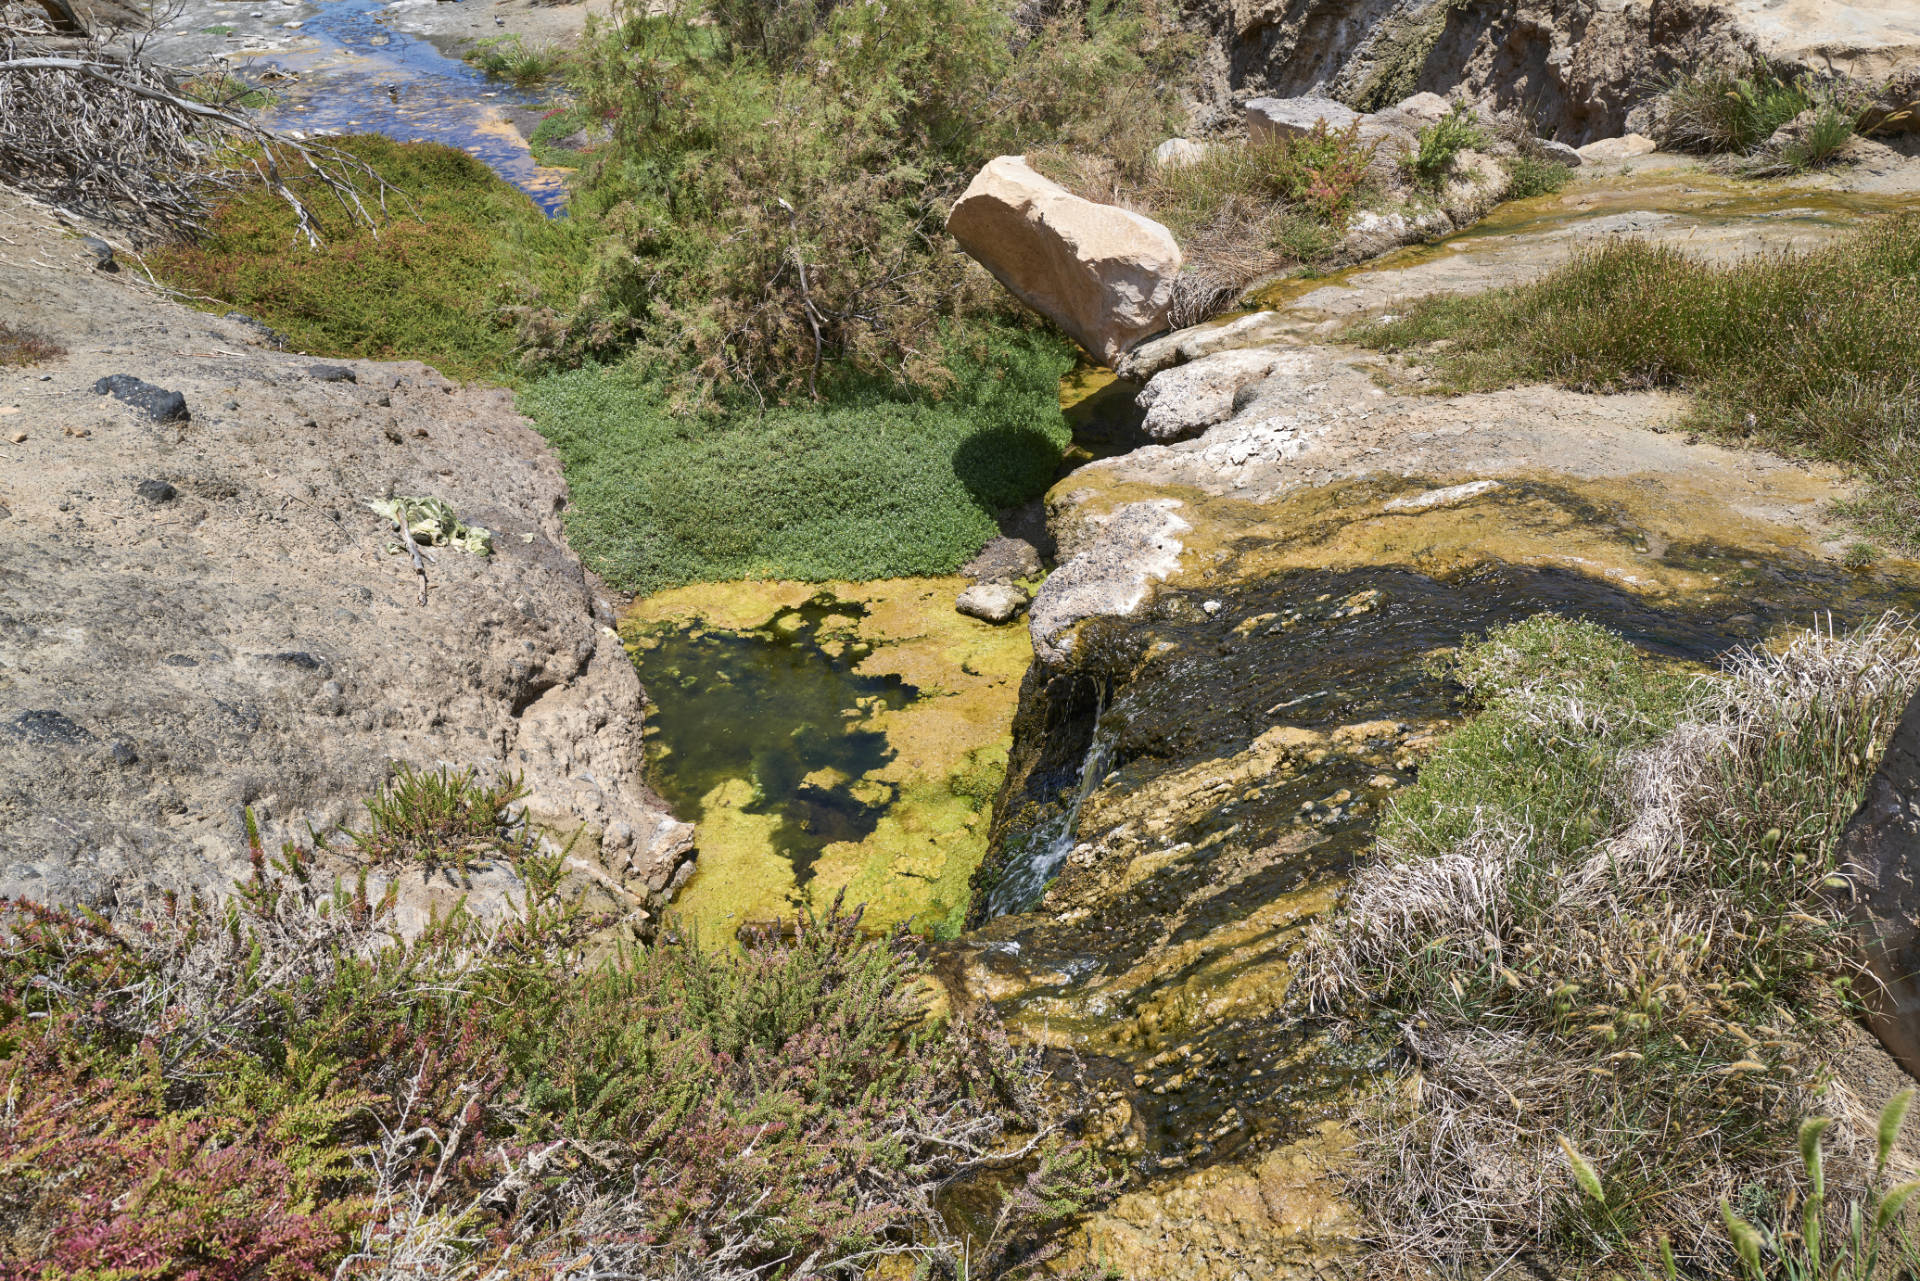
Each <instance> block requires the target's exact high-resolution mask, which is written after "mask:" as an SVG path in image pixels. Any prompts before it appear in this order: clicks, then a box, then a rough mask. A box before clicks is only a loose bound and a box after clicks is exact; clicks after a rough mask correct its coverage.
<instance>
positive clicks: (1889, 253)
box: [1352, 215, 1920, 547]
mask: <svg viewBox="0 0 1920 1281" xmlns="http://www.w3.org/2000/svg"><path fill="white" fill-rule="evenodd" d="M1916 279H1920V217H1915V216H1912V215H1898V216H1893V217H1887V218H1882V219H1878V220H1876V221H1874V222H1872V223H1869V224H1868V225H1866V226H1865V227H1862V228H1861V229H1860V230H1858V231H1857V232H1854V233H1852V234H1850V235H1848V236H1847V237H1845V238H1844V239H1843V240H1841V241H1839V242H1837V243H1835V244H1833V245H1831V246H1829V247H1826V248H1821V249H1815V250H1811V251H1808V252H1804V253H1787V254H1774V255H1768V256H1764V257H1755V258H1750V259H1746V260H1744V261H1741V262H1738V263H1735V264H1733V265H1731V266H1726V267H1718V266H1711V265H1709V264H1707V263H1704V262H1702V261H1700V260H1698V259H1696V258H1693V257H1690V256H1688V255H1687V254H1685V253H1684V252H1682V251H1680V250H1677V249H1673V248H1668V247H1663V246H1656V245H1650V244H1647V243H1645V242H1642V241H1635V240H1620V241H1615V242H1611V243H1608V244H1606V245H1603V246H1601V247H1599V248H1597V249H1591V250H1586V251H1583V252H1582V253H1580V254H1578V255H1577V256H1576V257H1575V258H1574V259H1573V260H1572V261H1571V262H1569V263H1567V264H1566V265H1565V266H1563V267H1560V268H1559V269H1557V270H1555V271H1553V272H1550V273H1548V274H1547V275H1546V276H1545V277H1543V278H1542V279H1540V280H1539V281H1537V282H1535V283H1533V284H1530V285H1524V286H1521V287H1519V288H1515V289H1506V290H1498V291H1494V292H1491V293H1487V294H1481V295H1476V296H1472V297H1434V298H1427V299H1422V300H1420V301H1418V302H1416V303H1414V304H1413V305H1412V306H1410V307H1409V308H1408V309H1407V310H1406V311H1405V313H1404V314H1403V315H1402V316H1400V317H1399V318H1397V319H1393V320H1391V321H1388V322H1385V323H1380V322H1372V323H1367V324H1363V325H1361V326H1359V327H1357V328H1356V329H1355V330H1354V331H1353V333H1352V336H1353V338H1354V339H1355V340H1356V341H1358V342H1361V343H1363V344H1366V345H1369V346H1374V347H1379V348H1383V349H1386V350H1414V349H1421V348H1425V347H1426V346H1427V345H1428V344H1432V343H1435V342H1437V341H1438V340H1440V339H1447V340H1449V342H1448V345H1447V346H1446V347H1445V348H1444V349H1441V350H1435V351H1431V352H1427V353H1423V355H1422V360H1423V361H1424V362H1425V363H1428V364H1429V365H1430V366H1432V367H1433V368H1434V369H1436V370H1437V371H1438V373H1439V374H1440V375H1441V377H1442V379H1443V380H1444V383H1445V385H1446V386H1448V387H1450V388H1460V389H1474V390H1480V389H1487V388H1492V387H1499V386H1507V385H1510V384H1513V383H1516V382H1524V381H1528V380H1541V381H1551V382H1557V383H1561V384H1563V385H1566V386H1570V387H1576V388H1580V389H1582V390H1588V391H1621V390H1628V389H1634V388H1646V387H1676V386H1677V387H1683V388H1686V389H1688V390H1690V391H1692V392H1694V393H1695V396H1696V400H1695V405H1694V408H1693V409H1692V411H1691V420H1690V421H1691V425H1692V426H1694V427H1696V428H1698V429H1701V430H1707V431H1714V432H1718V433H1721V434H1723V435H1727V436H1731V437H1735V438H1741V439H1752V440H1755V441H1758V442H1763V443H1766V444H1770V445H1773V446H1775V447H1778V448H1782V449H1786V450H1790V451H1796V452H1801V453H1807V454H1812V455H1814V456H1816V457H1820V458H1825V459H1828V460H1831V461H1834V462H1838V463H1843V464H1847V465H1850V466H1853V467H1856V468H1858V469H1859V470H1860V471H1861V473H1862V474H1864V475H1865V476H1866V477H1867V478H1868V479H1869V480H1870V481H1871V482H1873V492H1872V496H1871V497H1870V498H1869V499H1868V500H1866V501H1865V502H1864V503H1862V504H1861V505H1860V506H1859V507H1858V508H1857V509H1856V514H1857V515H1858V516H1859V517H1860V519H1861V520H1862V521H1863V522H1865V524H1866V525H1867V527H1868V528H1869V529H1870V530H1872V531H1874V532H1875V533H1876V534H1878V535H1880V536H1882V537H1884V538H1886V539H1887V540H1888V541H1892V542H1896V543H1898V544H1900V545H1902V546H1909V547H1910V546H1913V545H1914V543H1915V540H1916V537H1917V536H1920V455H1917V454H1916V449H1915V445H1914V442H1915V441H1920V377H1916V376H1915V374H1914V373H1913V371H1914V370H1915V369H1916V368H1920V296H1916V294H1915V290H1914V281H1915V280H1916Z"/></svg>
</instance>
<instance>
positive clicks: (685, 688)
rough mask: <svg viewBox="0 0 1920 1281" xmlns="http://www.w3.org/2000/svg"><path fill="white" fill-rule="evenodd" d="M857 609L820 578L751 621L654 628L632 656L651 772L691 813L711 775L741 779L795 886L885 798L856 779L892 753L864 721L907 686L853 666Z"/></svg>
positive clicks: (710, 785) (905, 696) (716, 781)
mask: <svg viewBox="0 0 1920 1281" xmlns="http://www.w3.org/2000/svg"><path fill="white" fill-rule="evenodd" d="M865 613H866V609H865V607H864V606H862V605H860V604H858V603H856V602H848V601H840V600H836V599H835V598H834V597H833V596H832V595H831V594H830V593H827V592H821V593H820V594H818V595H816V596H815V597H814V598H813V599H812V600H809V601H807V602H806V603H804V604H802V605H798V606H794V607H791V608H788V609H783V610H781V611H780V612H779V613H777V614H775V615H774V616H773V617H772V618H771V619H769V620H768V622H767V623H766V624H765V625H764V626H762V627H758V628H755V629H753V630H751V631H745V632H733V631H722V630H717V629H711V628H708V627H705V626H702V625H700V624H697V623H686V624H681V625H678V626H669V627H665V628H662V629H660V630H659V631H658V632H656V633H655V634H654V636H653V638H652V640H653V646H652V648H648V649H644V650H642V653H641V657H640V675H641V679H642V681H643V682H644V684H645V686H646V690H647V696H648V698H649V699H650V700H651V701H652V703H653V704H654V708H653V712H652V714H651V715H650V716H649V717H648V721H647V733H648V738H649V756H650V758H651V759H650V760H649V762H648V763H649V767H650V768H649V770H648V777H649V778H650V779H651V780H652V782H653V784H654V786H655V787H657V788H658V789H659V791H660V794H661V796H662V797H664V798H665V799H666V801H667V803H668V804H669V805H671V806H672V807H673V812H674V813H676V814H679V815H682V816H683V817H686V818H690V819H694V820H695V821H696V822H698V821H700V820H702V819H704V818H706V817H707V813H706V810H707V798H708V797H709V796H711V795H714V794H715V791H716V789H719V788H721V787H723V786H724V785H725V784H726V783H727V782H728V781H729V780H731V779H745V780H748V781H749V782H750V783H751V785H752V788H753V798H752V800H751V801H749V802H748V803H747V804H746V805H744V806H741V807H740V808H741V809H743V810H744V811H745V812H746V813H750V814H764V815H769V816H772V817H773V818H774V819H775V820H776V824H775V826H774V828H773V830H772V833H771V836H772V844H773V847H774V850H775V851H776V852H777V853H778V854H779V855H780V856H781V857H782V858H785V859H786V860H788V861H789V862H790V863H791V864H792V866H793V879H794V884H795V887H796V889H797V890H798V891H799V892H800V893H802V894H803V895H804V893H805V890H806V886H807V882H808V881H809V880H810V879H811V878H812V875H813V868H814V863H815V862H816V861H817V860H818V858H819V857H820V854H821V852H822V851H823V850H825V849H826V848H827V847H828V846H829V845H832V844H835V843H836V842H841V841H860V840H863V839H864V838H866V837H867V836H868V835H870V834H871V833H872V832H873V830H874V828H875V825H876V824H877V823H878V822H879V820H880V817H881V816H882V815H883V814H884V813H885V812H886V809H887V803H888V802H889V801H891V799H892V797H891V795H890V794H889V795H879V794H873V793H872V792H871V791H870V790H869V789H866V788H862V787H861V786H860V785H861V783H862V781H863V780H865V779H866V778H867V776H868V775H871V774H873V773H874V772H875V771H877V770H879V769H880V768H881V767H882V766H883V765H884V764H886V762H887V760H888V759H889V758H890V757H891V755H892V749H890V748H889V747H888V745H887V736H886V735H885V734H884V733H882V732H881V731H879V730H876V729H873V728H871V727H869V726H868V725H867V724H866V722H867V721H868V720H869V719H870V718H871V716H872V715H873V713H875V712H876V711H879V710H881V709H887V708H899V707H904V706H906V705H907V704H908V703H909V702H911V701H912V700H913V699H914V698H915V697H916V696H917V695H918V694H919V690H917V689H916V688H915V687H914V686H912V685H909V684H907V683H906V682H905V681H903V680H901V679H900V678H899V677H898V676H866V675H862V674H860V673H859V672H857V671H856V670H855V668H856V667H857V666H858V665H859V663H860V660H861V659H863V658H865V657H866V655H867V654H868V652H869V650H870V647H869V646H868V645H867V644H866V643H865V642H863V641H860V640H858V639H856V638H854V637H853V636H852V625H853V624H854V623H855V621H856V620H857V619H858V618H859V617H861V616H862V615H864V614H865ZM887 790H888V791H889V792H890V791H891V789H887ZM803 901H804V900H800V901H796V903H795V906H799V905H800V903H801V902H803Z"/></svg>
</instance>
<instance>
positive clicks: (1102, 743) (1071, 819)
mask: <svg viewBox="0 0 1920 1281" xmlns="http://www.w3.org/2000/svg"><path fill="white" fill-rule="evenodd" d="M1106 714H1107V695H1106V691H1105V690H1104V689H1103V690H1102V691H1101V693H1100V701H1099V703H1098V705H1097V707H1096V710H1095V711H1094V715H1093V737H1092V739H1091V740H1090V741H1089V742H1088V743H1087V754H1086V755H1085V756H1084V757H1082V758H1081V761H1080V771H1079V775H1078V777H1077V778H1076V779H1075V781H1074V787H1073V799H1072V800H1071V801H1070V802H1069V803H1068V804H1067V805H1066V806H1065V807H1064V808H1062V809H1061V810H1060V811H1059V812H1058V813H1056V814H1053V815H1050V816H1048V817H1047V818H1046V819H1044V820H1042V821H1041V822H1040V823H1038V824H1036V825H1035V826H1034V828H1033V829H1032V830H1031V831H1030V832H1028V833H1027V834H1026V837H1025V839H1024V840H1022V841H1021V842H1020V845H1019V848H1017V849H1016V850H1014V851H1012V853H1011V854H1010V855H1009V856H1008V859H1007V866H1006V871H1005V872H1004V873H1003V874H1002V875H1001V877H1000V880H999V883H998V884H996V885H995V886H994V887H993V890H992V892H991V893H989V894H988V895H987V916H988V917H989V918H991V917H996V916H1007V915H1010V914H1011V913H1014V912H1022V911H1025V910H1026V909H1027V908H1029V907H1032V906H1033V904H1034V902H1035V900H1037V899H1038V898H1039V897H1040V895H1041V894H1042V893H1043V892H1044V891H1045V890H1046V888H1047V882H1049V881H1051V880H1052V879H1053V878H1054V877H1055V876H1056V875H1058V874H1059V871H1060V868H1061V866H1062V865H1063V864H1065V863H1066V861H1067V855H1069V854H1071V853H1073V831H1074V828H1075V827H1076V826H1077V825H1078V824H1079V822H1080V809H1081V807H1082V806H1083V805H1085V804H1086V802H1087V797H1089V796H1091V795H1092V794H1093V791H1094V789H1095V788H1097V787H1098V786H1100V782H1101V780H1102V779H1104V778H1105V777H1106V775H1107V766H1108V763H1109V761H1110V760H1111V759H1112V756H1113V746H1114V742H1115V739H1116V735H1115V734H1114V732H1113V731H1112V729H1111V728H1108V727H1103V725H1102V722H1103V721H1104V720H1105V719H1106Z"/></svg>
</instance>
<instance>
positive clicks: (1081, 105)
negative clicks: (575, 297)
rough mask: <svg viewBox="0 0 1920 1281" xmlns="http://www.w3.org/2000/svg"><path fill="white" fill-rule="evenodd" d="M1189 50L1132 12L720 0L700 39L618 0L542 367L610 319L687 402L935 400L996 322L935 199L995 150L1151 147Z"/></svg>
mask: <svg viewBox="0 0 1920 1281" xmlns="http://www.w3.org/2000/svg"><path fill="white" fill-rule="evenodd" d="M1188 43H1189V42H1187V41H1185V40H1184V39H1183V38H1181V37H1179V36H1177V34H1176V33H1175V32H1174V30H1173V28H1172V25H1171V23H1170V21H1168V20H1167V19H1164V18H1162V17H1161V16H1160V15H1159V13H1158V11H1157V9H1156V8H1155V6H1154V5H1153V4H1151V3H1150V2H1149V0H1131V2H1129V3H1125V4H1110V3H1105V2H1104V0H1092V2H1091V3H1081V2H1079V0H1075V2H1074V3H1068V4H1065V5H1060V6H1052V7H1049V8H1048V10H1047V11H1046V16H1045V17H1044V18H1042V17H1031V18H1029V17H1028V16H1023V15H1021V14H1017V13H1016V9H1015V6H1014V5H1013V4H1012V3H1010V2H1009V0H893V2H891V3H888V4H791V3H773V2H772V0H737V2H733V0H727V2H716V3H715V4H713V5H710V6H708V8H707V11H706V13H705V15H704V20H701V21H694V20H690V18H689V16H688V15H679V14H675V15H670V16H664V17H663V16H659V15H657V14H655V13H653V12H651V8H650V6H648V5H647V4H645V3H643V2H641V0H623V3H621V4H619V5H617V6H616V7H615V9H614V12H613V17H612V20H611V21H608V22H605V23H597V24H595V25H594V26H592V27H591V28H590V29H589V33H588V35H587V37H586V39H585V40H584V42H583V44H582V48H581V52H580V55H579V56H580V70H579V72H578V74H577V76H576V80H577V84H578V88H579V93H580V102H581V104H582V106H583V108H584V109H585V110H586V111H588V112H589V113H590V114H591V115H592V116H593V117H594V118H595V119H599V120H604V121H606V123H607V125H608V128H609V131H610V136H609V138H608V140H607V142H606V143H605V144H604V145H601V146H599V147H598V148H596V150H595V152H594V156H593V161H592V163H591V164H590V165H589V166H587V168H586V169H584V170H583V172H582V174H581V177H580V178H579V180H578V181H577V182H576V185H575V192H574V210H575V214H576V216H578V217H582V218H585V219H591V220H593V221H595V222H597V223H598V224H599V225H600V226H602V227H603V229H604V230H605V232H606V235H607V237H608V244H607V246H606V251H605V252H604V253H601V254H599V255H597V256H596V257H595V259H594V264H593V271H592V273H591V274H590V276H589V278H588V279H587V280H586V281H585V289H584V291H583V292H582V296H581V300H580V303H579V305H578V307H577V308H576V309H575V310H574V311H573V312H572V314H570V315H569V316H567V317H565V318H564V319H565V325H566V328H565V329H564V330H563V331H562V332H560V333H559V334H558V336H557V338H556V340H555V341H553V342H552V343H550V344H548V349H549V350H550V351H552V352H553V353H554V355H555V356H556V357H557V358H558V359H560V360H562V361H568V360H573V359H575V352H574V348H573V345H572V337H573V335H574V334H575V333H577V332H579V331H581V330H583V329H586V330H590V329H592V328H593V327H594V326H595V325H597V324H602V323H604V322H605V320H606V318H607V317H608V316H609V315H612V316H615V317H618V318H620V319H621V320H623V321H631V323H632V325H633V333H634V336H635V339H636V340H637V355H636V359H637V360H639V361H640V362H642V363H643V364H644V365H645V366H646V370H647V374H648V376H649V377H651V378H653V379H655V380H657V381H658V382H659V383H660V385H661V386H662V387H664V388H665V389H666V390H667V391H668V392H669V393H670V394H671V395H672V396H673V398H674V399H675V400H676V402H678V403H681V404H689V405H695V406H710V405H724V406H725V407H727V408H730V409H732V408H737V407H738V406H739V405H740V404H742V403H747V404H754V405H758V404H759V403H760V402H761V401H763V400H764V401H770V402H791V401H794V400H796V399H799V398H803V397H804V398H807V399H815V398H818V397H820V396H822V395H825V394H826V392H825V391H824V390H823V386H824V384H826V383H830V382H832V381H833V380H834V379H835V378H836V377H837V376H838V375H839V374H841V373H847V372H850V373H854V374H858V375H860V376H861V377H863V378H865V379H868V380H872V379H881V380H885V381H889V382H892V383H896V384H899V385H902V386H907V387H917V388H930V389H933V390H934V391H936V392H938V391H939V390H940V389H941V388H943V387H944V386H945V385H946V384H947V383H948V382H949V380H950V378H951V376H952V375H951V371H950V369H949V361H948V356H947V347H948V344H949V343H950V342H956V341H957V342H960V343H962V345H964V343H965V342H966V341H969V339H968V338H967V334H968V333H969V332H970V330H971V329H972V327H973V326H975V325H977V324H983V323H987V324H990V323H993V322H994V321H995V320H997V319H999V318H1003V317H1006V316H1009V315H1011V314H1012V310H1011V306H1010V304H1009V302H1008V300H1007V299H1006V297H1005V295H1004V293H1003V292H1002V291H1001V290H1000V289H999V288H998V286H996V285H995V284H994V283H993V282H992V281H991V279H990V278H989V277H987V276H986V274H985V273H984V272H982V271H980V270H979V269H978V268H977V267H974V266H973V265H972V264H971V263H970V262H969V261H968V260H967V259H966V258H965V256H964V255H960V254H956V253H955V252H954V250H953V246H952V242H951V241H950V240H949V239H948V238H947V237H946V235H945V231H944V220H945V217H946V213H947V210H948V208H949V207H950V205H951V203H952V201H953V200H954V199H956V198H957V197H958V196H959V194H960V193H961V191H962V190H964V188H965V186H966V184H967V183H968V182H969V181H970V180H971V179H972V177H973V175H974V174H975V173H976V172H977V171H978V169H979V168H980V166H981V165H982V164H984V163H985V162H986V161H987V160H989V159H991V158H992V157H994V156H996V155H1002V154H1008V153H1017V152H1024V151H1027V150H1030V149H1032V148H1034V147H1037V146H1041V145H1045V144H1069V145H1071V144H1076V143H1079V142H1083V141H1084V142H1088V143H1095V142H1097V143H1100V144H1104V145H1114V143H1115V140H1130V139H1140V140H1144V139H1146V138H1148V137H1150V136H1152V135H1154V134H1156V133H1157V134H1158V136H1160V137H1164V136H1165V133H1164V132H1162V131H1164V130H1165V129H1166V128H1167V126H1168V123H1169V122H1170V121H1171V119H1172V118H1173V113H1174V103H1173V98H1172V93H1171V90H1170V89H1169V88H1166V87H1163V86H1165V85H1167V84H1168V83H1169V82H1170V81H1171V80H1172V79H1173V77H1169V76H1162V75H1158V74H1155V73H1156V71H1157V70H1158V69H1159V68H1161V67H1163V66H1164V65H1165V64H1167V63H1168V61H1169V60H1170V59H1173V58H1176V57H1184V52H1183V51H1184V49H1185V48H1186V47H1187V44H1188ZM1156 140H1157V139H1156ZM1123 145H1126V146H1128V147H1132V146H1134V145H1136V143H1134V142H1131V141H1127V142H1124V143H1123ZM1138 145H1143V146H1144V145H1151V144H1150V143H1142V144H1138Z"/></svg>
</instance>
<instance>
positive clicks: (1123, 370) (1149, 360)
mask: <svg viewBox="0 0 1920 1281" xmlns="http://www.w3.org/2000/svg"><path fill="white" fill-rule="evenodd" d="M1361 216H1365V215H1361ZM1284 332H1285V331H1284V327H1283V326H1282V324H1281V322H1280V317H1279V315H1278V313H1275V312H1271V311H1256V312H1253V313H1251V314H1250V315H1245V316H1239V317H1236V318H1234V319H1233V320H1229V321H1227V322H1226V323H1225V324H1206V325H1195V326H1193V327H1192V328H1189V329H1179V330H1175V331H1174V332H1173V333H1170V334H1167V335H1165V336H1164V337H1161V338H1154V339H1152V340H1150V341H1148V342H1143V343H1141V344H1140V345H1139V346H1138V347H1135V348H1134V349H1133V350H1132V351H1130V352H1128V353H1127V357H1126V359H1125V360H1123V361H1121V362H1120V365H1119V367H1118V368H1116V369H1115V370H1114V372H1115V373H1117V374H1119V375H1120V376H1121V377H1122V378H1130V379H1132V380H1134V381H1135V382H1145V381H1146V380H1147V379H1149V378H1151V377H1153V376H1154V375H1155V374H1157V373H1159V372H1160V371H1161V370H1163V369H1172V368H1173V367H1174V366H1175V365H1184V364H1186V363H1187V362H1188V361H1193V360H1198V359H1200V358H1201V357H1202V356H1210V355H1212V354H1213V353H1214V352H1216V351H1232V350H1234V349H1235V348H1239V347H1260V346H1264V345H1266V344H1268V343H1271V342H1274V341H1275V340H1277V339H1278V338H1280V337H1281V335H1282V334H1283V333H1284Z"/></svg>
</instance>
